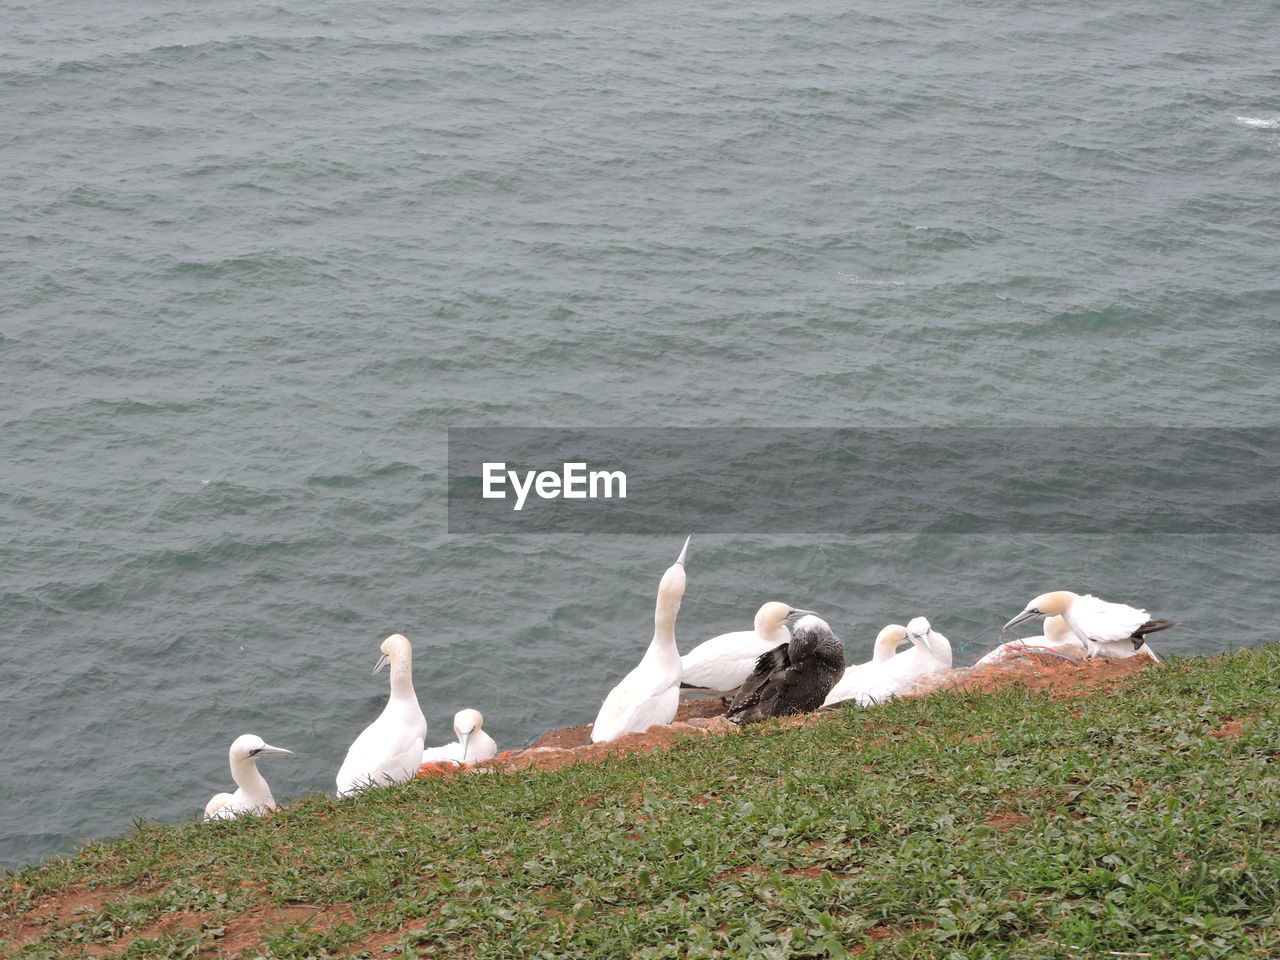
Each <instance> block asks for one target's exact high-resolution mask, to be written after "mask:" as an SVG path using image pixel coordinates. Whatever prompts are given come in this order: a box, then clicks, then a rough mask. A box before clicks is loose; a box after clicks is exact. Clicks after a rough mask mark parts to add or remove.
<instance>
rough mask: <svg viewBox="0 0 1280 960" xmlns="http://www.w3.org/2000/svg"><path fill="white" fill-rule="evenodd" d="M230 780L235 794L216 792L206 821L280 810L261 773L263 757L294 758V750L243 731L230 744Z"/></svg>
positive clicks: (206, 807) (205, 810)
mask: <svg viewBox="0 0 1280 960" xmlns="http://www.w3.org/2000/svg"><path fill="white" fill-rule="evenodd" d="M229 754H230V760H231V779H232V780H234V781H235V782H236V792H235V793H216V794H214V795H213V797H212V798H211V799H210V800H209V802H208V803H207V804H205V807H204V818H205V819H206V820H230V819H232V818H234V817H238V816H240V815H241V814H245V813H249V814H258V813H266V812H267V811H268V810H275V809H277V805H276V801H275V798H274V797H273V796H271V788H270V787H269V786H267V781H266V779H265V778H264V777H263V776H262V774H261V773H259V772H258V760H259V759H261V758H262V757H292V756H293V751H291V750H285V749H284V748H283V747H273V746H271V744H269V743H267V742H266V741H265V740H263V739H262V738H261V737H258V736H255V735H254V734H252V733H246V734H242V735H241V736H238V737H236V738H235V740H233V741H232V743H231V750H230V752H229Z"/></svg>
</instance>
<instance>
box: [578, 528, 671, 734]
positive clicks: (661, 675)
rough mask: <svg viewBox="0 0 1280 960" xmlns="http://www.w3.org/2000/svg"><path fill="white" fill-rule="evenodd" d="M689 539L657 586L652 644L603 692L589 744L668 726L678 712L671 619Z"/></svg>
mask: <svg viewBox="0 0 1280 960" xmlns="http://www.w3.org/2000/svg"><path fill="white" fill-rule="evenodd" d="M691 539H693V538H692V537H689V539H687V540H685V542H684V547H683V548H682V549H681V550H680V556H679V557H677V558H676V562H675V563H673V564H672V565H671V566H669V567H668V568H667V572H666V573H664V574H663V575H662V581H661V582H660V583H659V584H658V601H657V603H656V604H655V606H654V611H653V639H652V640H651V641H649V649H648V650H646V651H645V654H644V658H643V659H642V660H641V661H640V663H639V665H637V666H636V668H635V669H634V670H632V671H631V672H630V673H628V674H627V675H626V676H625V677H623V678H622V680H621V681H620V682H619V683H618V685H617V686H616V687H614V688H613V689H612V690H610V691H609V695H608V696H607V697H605V698H604V703H602V704H601V705H600V712H599V713H598V714H596V719H595V722H594V723H593V724H592V726H591V742H592V743H602V742H604V741H606V740H612V739H614V738H615V737H620V736H622V734H624V733H638V732H643V731H645V730H648V729H649V728H650V727H651V726H653V725H654V724H655V723H670V722H671V721H672V720H674V719H675V716H676V709H677V708H678V707H679V706H680V651H678V650H677V649H676V614H677V613H679V612H680V600H681V598H682V597H683V596H684V587H685V574H684V558H685V555H686V554H687V553H688V552H689V540H691Z"/></svg>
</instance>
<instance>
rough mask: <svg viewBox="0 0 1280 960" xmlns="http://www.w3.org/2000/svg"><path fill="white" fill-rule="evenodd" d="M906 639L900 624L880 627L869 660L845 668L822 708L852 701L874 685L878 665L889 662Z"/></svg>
mask: <svg viewBox="0 0 1280 960" xmlns="http://www.w3.org/2000/svg"><path fill="white" fill-rule="evenodd" d="M906 639H907V628H906V627H904V626H903V625H902V624H900V623H891V624H889V625H888V626H886V627H881V628H880V632H879V633H878V634H876V642H875V645H874V646H873V647H872V648H871V659H870V660H868V661H867V662H866V663H857V664H853V665H851V666H848V667H845V670H844V673H843V674H842V675H841V677H840V679H839V680H837V681H836V685H835V686H834V687H832V688H831V692H830V693H828V694H827V699H826V700H824V701H823V704H822V705H823V706H824V707H825V706H827V705H828V704H831V703H840V702H841V701H844V700H853V699H854V698H856V697H857V696H858V694H859V693H860V692H861V691H862V690H864V689H866V688H867V687H868V686H869V685H873V684H874V683H875V679H874V678H875V672H876V668H877V666H878V665H879V664H882V663H885V662H887V661H888V660H890V659H891V658H892V657H893V655H894V654H895V653H897V651H898V645H899V644H901V643H904V642H905V641H906Z"/></svg>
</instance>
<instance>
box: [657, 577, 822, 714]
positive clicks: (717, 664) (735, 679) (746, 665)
mask: <svg viewBox="0 0 1280 960" xmlns="http://www.w3.org/2000/svg"><path fill="white" fill-rule="evenodd" d="M812 613H813V611H812V610H797V609H796V608H795V607H792V606H788V605H787V604H785V603H780V602H778V601H777V600H770V601H769V602H768V603H766V604H765V605H764V606H762V607H761V608H760V609H759V610H757V611H756V620H755V628H754V629H752V630H737V631H734V632H733V633H722V634H720V635H719V636H718V637H712V638H711V639H710V640H704V641H703V642H702V643H700V644H698V645H697V646H696V647H694V648H693V649H692V650H690V651H689V652H688V653H686V654H685V655H684V656H683V657H681V658H680V686H681V688H682V691H683V692H684V693H710V694H713V695H715V696H720V697H732V696H733V695H734V694H735V693H736V692H737V690H738V688H739V687H740V686H742V682H743V681H744V680H746V679H747V677H749V676H751V671H752V670H754V669H755V666H756V660H757V659H758V658H759V657H760V654H762V653H766V652H768V651H769V650H772V649H773V648H774V647H776V646H778V645H779V644H783V643H789V642H790V641H791V634H790V633H788V632H787V623H788V622H792V623H794V622H795V621H796V620H798V619H799V618H800V617H804V616H808V615H810V614H812Z"/></svg>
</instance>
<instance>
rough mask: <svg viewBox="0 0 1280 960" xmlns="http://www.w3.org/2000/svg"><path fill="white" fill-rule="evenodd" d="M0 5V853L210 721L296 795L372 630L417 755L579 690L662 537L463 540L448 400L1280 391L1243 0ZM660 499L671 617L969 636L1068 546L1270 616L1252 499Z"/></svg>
mask: <svg viewBox="0 0 1280 960" xmlns="http://www.w3.org/2000/svg"><path fill="white" fill-rule="evenodd" d="M0 23H3V24H4V29H0V116H3V118H4V123H3V126H2V128H0V185H2V186H0V190H2V194H0V196H2V197H3V213H4V216H3V219H2V220H0V292H2V293H3V300H2V301H0V302H2V303H3V310H2V311H0V384H3V390H2V391H0V424H2V429H0V531H2V535H0V636H3V638H4V641H5V649H4V656H3V666H0V692H2V696H0V733H2V734H3V735H2V736H0V771H3V776H0V865H4V866H13V865H17V864H21V863H24V862H28V861H30V860H33V859H38V858H41V857H45V856H48V855H50V854H55V853H58V852H62V851H66V850H69V849H70V848H71V847H72V845H73V844H74V843H75V842H76V841H78V840H83V839H85V838H90V837H99V836H105V835H109V834H112V833H115V832H119V831H121V830H124V829H126V828H127V827H128V825H129V824H130V823H131V822H132V820H133V818H134V817H135V816H142V817H148V818H155V819H163V820H176V819H181V818H185V817H190V816H194V815H196V814H197V813H198V812H199V810H200V809H201V808H202V807H203V804H204V802H205V801H206V800H207V799H208V798H209V796H210V795H211V794H213V793H215V792H217V791H221V790H226V789H229V788H230V786H231V784H230V777H229V772H228V770H227V758H226V751H227V747H228V745H229V744H230V742H231V740H232V739H234V738H235V736H237V735H238V734H240V733H245V732H252V733H256V734H258V735H260V736H262V737H263V738H265V739H266V740H267V741H269V742H270V743H272V744H275V745H278V746H283V747H287V748H289V749H292V750H294V751H295V752H296V753H297V754H298V759H296V760H290V761H279V762H277V763H276V764H274V765H272V766H269V767H268V766H267V765H264V771H265V773H266V775H267V777H268V779H269V780H270V782H271V784H272V786H273V788H274V791H275V794H276V796H277V798H288V797H291V796H297V795H301V794H303V793H307V792H310V791H316V790H326V789H332V787H333V776H334V774H335V773H336V771H337V768H338V766H339V764H340V763H341V760H342V757H343V755H344V753H345V750H346V748H347V746H348V744H349V743H350V742H351V740H352V739H354V737H355V736H356V734H357V733H358V732H359V731H360V730H361V729H362V727H363V726H364V724H366V723H367V722H368V721H369V720H370V719H371V718H372V717H373V716H375V715H376V714H377V712H378V711H379V710H380V708H381V705H382V702H383V701H384V699H385V696H386V679H385V675H382V676H379V677H371V676H370V675H369V671H370V669H371V667H372V666H373V663H374V662H375V660H376V659H377V655H378V654H377V646H378V643H379V641H380V640H381V639H382V638H383V637H385V636H386V635H387V634H389V633H392V632H395V631H400V632H404V633H405V634H406V635H407V636H409V637H410V639H411V640H412V641H413V642H414V649H415V659H414V669H415V680H416V685H417V690H418V694H419V698H420V700H421V702H422V703H423V707H424V710H425V712H426V713H427V715H428V719H429V720H430V723H431V728H432V729H431V735H430V738H429V739H430V741H431V742H433V743H440V742H444V741H446V740H449V739H452V733H451V731H450V729H449V721H450V718H451V717H452V715H453V713H454V711H456V710H457V709H459V708H461V707H464V706H474V707H476V708H478V709H480V710H481V711H483V712H484V714H485V716H486V718H487V724H486V728H487V729H489V730H490V731H491V732H492V733H493V735H494V736H495V737H496V738H497V739H498V742H499V744H500V746H503V747H515V746H519V745H520V744H521V743H523V742H524V740H525V739H526V738H527V737H529V736H530V735H532V734H535V733H537V732H539V731H541V730H544V729H547V728H550V727H556V726H562V725H567V724H577V723H585V722H587V721H589V720H590V719H591V718H592V717H593V716H594V713H595V710H596V708H597V706H598V704H599V702H600V700H601V699H602V698H603V696H604V694H605V693H606V692H607V691H608V689H609V688H610V687H611V686H612V685H613V683H614V682H616V680H617V679H618V678H619V677H621V676H622V674H623V673H625V672H626V671H627V670H628V669H630V667H631V666H632V665H634V663H635V662H636V661H637V660H638V659H639V657H640V655H641V653H642V651H643V648H644V646H645V644H646V643H647V642H648V640H649V637H650V635H651V632H652V612H653V593H654V589H655V588H656V585H657V580H658V578H659V576H660V575H661V573H662V570H663V569H664V568H665V567H666V566H667V565H668V564H669V563H670V562H671V561H672V559H674V557H675V554H676V552H677V550H678V549H679V546H680V543H681V541H682V540H683V536H682V535H674V536H673V535H667V534H663V535H653V536H608V535H567V534H566V535H554V536H553V535H529V534H521V533H520V529H519V526H518V523H517V522H516V521H515V520H514V519H513V524H512V528H511V531H510V533H508V534H489V535H467V534H454V535H450V534H449V533H448V528H447V525H446V500H445V496H446V468H445V453H446V451H445V437H446V430H447V429H448V428H449V427H457V426H526V427H546V426H555V427H560V426H569V427H623V426H645V427H655V426H671V427H675V426H685V427H702V426H725V427H732V426H756V427H793V426H794V427H802V426H811V427H920V426H927V427H956V428H962V427H989V426H1013V427H1025V428H1026V429H1028V430H1034V431H1053V430H1055V429H1060V428H1062V427H1065V426H1071V427H1109V426H1127V427H1142V426H1148V425H1155V426H1161V427H1189V426H1196V427H1218V426H1232V427H1253V426H1275V425H1276V410H1277V400H1280V375H1278V374H1280V370H1278V361H1280V339H1278V337H1277V333H1278V332H1280V327H1278V325H1277V318H1278V316H1280V281H1278V280H1277V277H1278V276H1280V272H1278V271H1277V257H1276V249H1277V248H1276V238H1277V233H1278V228H1280V216H1278V214H1277V211H1280V204H1278V203H1277V200H1276V198H1277V196H1278V195H1280V175H1278V173H1277V167H1278V164H1280V73H1278V72H1277V70H1276V57H1275V52H1276V46H1275V38H1276V36H1277V28H1278V27H1280V10H1278V9H1277V7H1276V5H1275V4H1274V3H1272V2H1269V0H1233V2H1230V3H1227V2H1221V0H1209V2H1196V3H1192V2H1189V0H1165V2H1160V3H1157V2H1153V0H1108V2H1106V3H1102V2H1098V0H1081V2H1079V3H1073V4H1069V5H1061V4H1049V3H1038V2H1018V0H999V2H997V0H979V2H971V3H965V4H941V5H940V4H937V3H918V2H912V0H899V2H895V3H887V2H883V0H871V2H862V0H860V2H857V3H852V4H849V3H836V2H833V0H800V2H796V3H788V4H773V3H762V2H758V0H737V2H727V0H709V2H706V3H701V4H688V3H676V2H672V0H638V2H635V0H632V2H625V3H624V2H619V0H602V2H598V3H593V4H581V3H570V2H565V0H531V2H528V3H522V4H510V3H495V2H490V0H468V2H465V3H462V2H426V3H415V4H406V3H401V2H390V0H368V2H362V3H358V4H357V3H343V2H337V0H313V2H308V3H300V2H296V0H280V2H277V3H274V4H270V5H266V6H264V5H261V4H250V3H246V2H243V0H227V2H224V3H219V4H212V5H210V4H205V5H199V6H192V5H190V4H178V3H174V2H172V0H123V2H120V3H114V4H102V5H88V4H83V3H73V2H65V0H63V2H54V3H42V4H36V3H31V2H14V0H0ZM1021 468H1022V465H1020V464H1017V463H1011V464H1009V470H1010V471H1017V470H1019V469H1021ZM1174 468H1176V465H1175V467H1174ZM1134 469H1135V472H1140V471H1143V470H1149V469H1169V466H1168V465H1165V464H1160V465H1152V464H1148V463H1135V465H1134ZM940 495H941V494H940ZM688 532H692V533H694V535H695V536H694V541H693V544H692V546H691V548H690V559H689V564H688V574H689V590H688V593H687V595H686V598H685V602H684V606H683V608H682V610H681V613H680V620H679V623H678V627H677V638H678V641H679V643H680V644H681V646H682V648H688V647H689V646H691V645H692V644H693V643H694V642H696V641H697V640H700V639H703V638H705V637H707V636H710V635H712V634H713V633H718V632H722V631H725V630H732V629H744V628H746V627H747V626H748V625H749V623H750V620H751V616H752V614H753V612H754V610H755V609H756V607H757V606H758V605H759V604H760V603H761V602H763V601H765V600H769V599H781V600H787V601H789V602H792V603H794V604H797V605H802V606H804V607H806V608H808V609H813V610H818V611H819V612H821V613H822V614H823V615H824V616H825V617H826V618H827V619H828V620H829V621H830V622H831V624H832V625H833V627H834V628H835V630H836V632H837V633H838V634H839V635H840V636H841V637H842V638H843V639H844V640H845V642H846V644H847V645H848V648H849V655H850V659H853V660H858V659H865V658H866V657H867V656H868V655H869V651H870V644H871V640H872V638H873V637H874V635H875V632H876V630H877V629H878V627H879V626H881V625H882V624H884V623H887V622H890V621H897V622H905V621H906V620H907V619H909V618H910V617H913V616H915V615H917V614H924V615H926V616H929V617H930V619H931V620H932V621H933V623H934V624H935V625H936V626H937V628H938V629H940V630H941V631H942V632H944V633H945V634H947V635H948V636H949V637H951V638H952V641H953V644H954V645H955V646H956V648H957V660H958V662H960V663H965V662H971V661H972V659H974V658H976V657H977V656H978V654H980V653H981V652H982V651H983V650H985V649H987V648H988V647H990V646H991V645H992V644H994V643H995V642H996V641H997V639H998V631H999V626H1000V625H1001V624H1002V623H1003V622H1004V621H1005V620H1007V619H1008V618H1009V617H1011V616H1012V615H1013V614H1015V613H1017V612H1018V611H1019V610H1021V609H1022V607H1023V605H1024V603H1025V602H1026V601H1027V600H1028V599H1029V598H1030V597H1032V596H1033V595H1035V594H1037V593H1039V592H1041V591H1043V590H1046V589H1051V588H1055V587H1062V588H1069V589H1075V590H1077V591H1079V592H1093V593H1096V594H1099V595H1101V596H1103V597H1105V598H1108V599H1114V600H1121V601H1125V602H1130V603H1136V604H1138V605H1141V606H1145V607H1147V608H1149V609H1150V610H1151V613H1152V615H1153V616H1158V617H1166V618H1169V619H1174V620H1178V621H1180V622H1181V624H1182V625H1181V626H1179V627H1178V628H1176V629H1174V630H1170V631H1167V632H1166V633H1163V634H1161V635H1159V637H1158V641H1159V642H1158V643H1155V642H1154V641H1153V645H1155V646H1156V647H1157V648H1158V649H1159V650H1160V651H1161V652H1163V653H1166V654H1170V655H1185V654H1193V653H1214V652H1217V651H1221V650H1226V649H1230V648H1234V647H1240V646H1246V645H1253V644H1259V643H1262V642H1265V641H1272V640H1275V639H1276V626H1275V623H1276V618H1275V616H1274V614H1273V612H1272V608H1273V600H1274V598H1275V594H1276V589H1275V584H1276V579H1277V570H1278V564H1277V561H1278V560H1280V538H1277V537H1275V536H1269V535H1264V534H1261V533H1238V534H1232V535H1222V536H1169V535H1161V534H1158V533H1156V532H1152V533H1150V534H1125V535H1089V536H1076V535H1071V534H1068V533H1063V534H1057V535H1053V536H1047V535H1042V534H1028V533H1019V532H1017V531H1016V530H1013V531H1010V532H1009V533H1006V534H1000V535H995V534H992V535H981V536H979V535H936V534H934V535H931V534H925V533H915V534H905V533H904V534H885V533H877V534H874V535H856V534H849V533H847V532H842V533H839V534H830V535H825V534H813V533H806V534H804V535H795V536H787V535H785V534H779V533H770V534H768V535H764V534H758V533H753V532H751V531H744V532H743V533H741V534H737V535H734V534H718V535H714V536H712V535H702V536H699V535H698V531H697V530H696V529H695V530H693V531H688Z"/></svg>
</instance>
